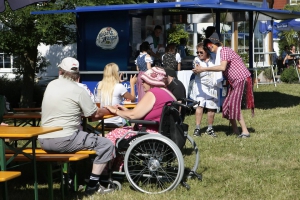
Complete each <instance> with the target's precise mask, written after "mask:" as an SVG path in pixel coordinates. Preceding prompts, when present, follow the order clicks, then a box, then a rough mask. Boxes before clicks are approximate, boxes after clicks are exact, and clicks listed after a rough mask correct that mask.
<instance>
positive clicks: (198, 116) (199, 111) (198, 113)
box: [195, 106, 203, 125]
mask: <svg viewBox="0 0 300 200" xmlns="http://www.w3.org/2000/svg"><path fill="white" fill-rule="evenodd" d="M195 115H196V125H200V123H201V120H202V116H203V107H200V106H198V107H197V108H196V114H195Z"/></svg>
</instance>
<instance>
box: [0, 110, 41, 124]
mask: <svg viewBox="0 0 300 200" xmlns="http://www.w3.org/2000/svg"><path fill="white" fill-rule="evenodd" d="M41 117H42V114H41V113H40V112H20V113H7V114H5V115H3V119H13V120H14V126H26V125H27V124H29V125H31V126H37V125H38V124H39V123H36V122H37V121H38V122H39V121H40V120H41ZM17 120H20V123H19V124H17Z"/></svg>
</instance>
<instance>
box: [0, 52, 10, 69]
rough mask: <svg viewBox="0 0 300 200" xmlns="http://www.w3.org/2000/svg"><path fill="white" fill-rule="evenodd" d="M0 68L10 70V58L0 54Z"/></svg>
mask: <svg viewBox="0 0 300 200" xmlns="http://www.w3.org/2000/svg"><path fill="white" fill-rule="evenodd" d="M0 68H2V69H3V68H5V69H11V68H12V56H10V55H8V54H5V53H3V52H0Z"/></svg>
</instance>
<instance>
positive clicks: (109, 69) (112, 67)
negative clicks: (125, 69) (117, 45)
mask: <svg viewBox="0 0 300 200" xmlns="http://www.w3.org/2000/svg"><path fill="white" fill-rule="evenodd" d="M119 82H120V78H119V67H118V65H117V64H116V63H108V64H107V65H106V66H105V67H104V71H103V79H102V81H100V82H99V85H98V88H97V97H98V99H99V100H100V103H101V107H103V106H106V105H111V104H112V99H113V93H114V88H115V85H116V84H118V83H119Z"/></svg>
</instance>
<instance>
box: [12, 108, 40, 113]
mask: <svg viewBox="0 0 300 200" xmlns="http://www.w3.org/2000/svg"><path fill="white" fill-rule="evenodd" d="M12 110H13V112H41V111H42V108H13V109H12Z"/></svg>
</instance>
